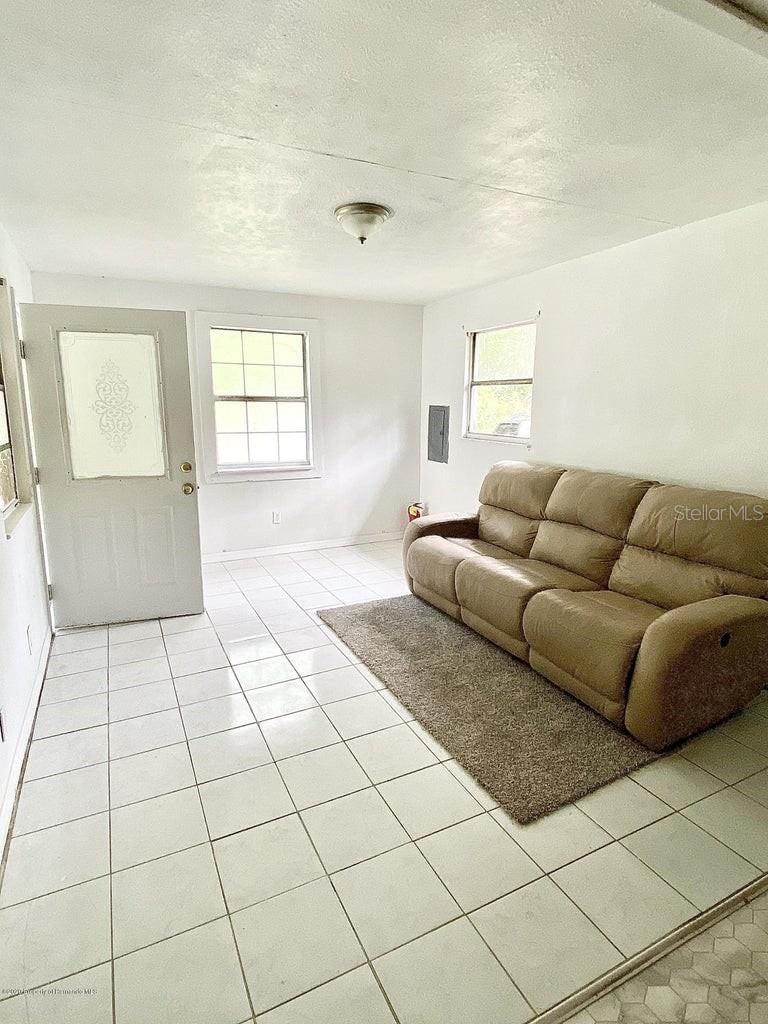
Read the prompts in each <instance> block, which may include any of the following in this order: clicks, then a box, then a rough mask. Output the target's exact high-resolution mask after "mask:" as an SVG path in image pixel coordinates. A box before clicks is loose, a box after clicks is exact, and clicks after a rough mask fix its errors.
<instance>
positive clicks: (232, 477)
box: [193, 310, 322, 484]
mask: <svg viewBox="0 0 768 1024" xmlns="http://www.w3.org/2000/svg"><path fill="white" fill-rule="evenodd" d="M216 327H221V328H225V329H226V328H229V329H231V330H236V331H270V332H271V331H278V332H279V331H284V332H287V333H289V334H303V335H304V339H305V352H306V370H305V373H306V380H307V404H308V407H309V415H308V419H307V429H308V434H309V437H308V439H307V441H308V447H309V455H310V461H309V464H308V465H300V466H289V465H286V466H278V465H271V466H265V467H264V468H263V469H261V468H259V467H258V466H244V467H242V466H236V467H234V468H232V469H227V468H224V467H221V468H220V467H219V465H218V460H217V457H216V421H215V416H214V401H215V397H214V394H213V370H212V360H211V328H216ZM194 337H195V349H196V353H197V364H196V366H194V367H193V371H195V372H194V374H193V375H194V377H195V378H196V382H197V388H196V390H197V441H198V450H199V454H200V460H199V461H201V463H202V468H203V474H204V478H205V481H206V483H209V484H220V483H242V482H247V481H264V480H311V479H315V478H317V477H320V476H322V421H321V393H320V359H321V352H322V324H321V323H320V321H319V320H313V319H309V318H305V317H284V316H262V315H259V314H254V313H215V312H208V311H207V310H198V311H197V312H196V313H195V317H194Z"/></svg>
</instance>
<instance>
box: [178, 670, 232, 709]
mask: <svg viewBox="0 0 768 1024" xmlns="http://www.w3.org/2000/svg"><path fill="white" fill-rule="evenodd" d="M173 683H174V686H175V688H176V696H177V698H178V701H179V704H181V705H182V706H183V705H184V704H196V703H197V702H198V701H203V700H212V699H213V698H214V697H226V695H227V694H229V693H240V683H239V682H238V680H237V676H236V675H235V673H234V672H233V671H232V669H231V668H214V669H211V671H210V672H196V673H195V674H194V675H191V676H179V677H178V679H174V681H173Z"/></svg>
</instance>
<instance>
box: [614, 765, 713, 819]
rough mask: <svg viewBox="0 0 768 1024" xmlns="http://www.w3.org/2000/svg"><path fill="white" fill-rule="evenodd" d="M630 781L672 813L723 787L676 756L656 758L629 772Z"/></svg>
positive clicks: (707, 773) (696, 767)
mask: <svg viewBox="0 0 768 1024" xmlns="http://www.w3.org/2000/svg"><path fill="white" fill-rule="evenodd" d="M632 778H633V779H634V780H635V782H639V783H640V785H641V786H642V787H643V788H644V789H647V790H648V791H649V792H651V793H653V794H654V795H655V796H657V797H659V799H660V800H663V801H664V803H666V804H669V806H670V807H674V808H675V810H680V808H681V807H685V806H686V805H687V804H692V803H695V802H696V801H697V800H701V799H703V798H704V797H705V796H710V795H711V794H712V793H716V792H717V791H718V790H719V789H722V788H723V786H724V785H725V783H724V782H722V781H721V780H720V779H717V778H715V776H714V775H710V774H709V772H705V771H704V769H703V768H699V766H698V765H695V764H694V763H693V762H692V761H688V760H687V759H686V758H684V757H681V756H680V755H679V754H673V755H672V757H662V758H659V760H658V761H654V762H653V763H652V764H649V765H646V766H645V767H644V768H640V769H639V770H638V771H636V772H632Z"/></svg>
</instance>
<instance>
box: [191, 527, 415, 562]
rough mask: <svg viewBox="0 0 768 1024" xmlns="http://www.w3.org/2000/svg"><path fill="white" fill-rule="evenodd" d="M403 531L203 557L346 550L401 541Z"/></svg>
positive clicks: (227, 558) (213, 559) (209, 559)
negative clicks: (334, 549) (361, 545)
mask: <svg viewBox="0 0 768 1024" xmlns="http://www.w3.org/2000/svg"><path fill="white" fill-rule="evenodd" d="M402 536H403V531H402V530H395V531H394V532H393V533H364V534H358V535H357V536H356V537H336V538H335V539H334V540H311V541H306V542H305V543H302V544H276V545H274V546H273V547H266V548H244V549H243V550H242V551H219V552H207V553H205V554H204V555H203V564H205V563H207V562H234V561H237V560H238V559H240V558H259V557H260V556H261V555H290V554H292V553H293V552H294V551H321V550H324V549H325V548H346V547H349V546H350V544H376V543H378V542H380V541H385V540H400V539H401V538H402Z"/></svg>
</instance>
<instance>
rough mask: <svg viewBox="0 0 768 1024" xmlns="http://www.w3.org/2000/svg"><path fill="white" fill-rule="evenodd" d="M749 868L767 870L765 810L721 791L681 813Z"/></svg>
mask: <svg viewBox="0 0 768 1024" xmlns="http://www.w3.org/2000/svg"><path fill="white" fill-rule="evenodd" d="M682 813H683V814H684V815H685V816H686V818H690V819H691V821H693V822H695V823H696V824H697V825H699V826H700V827H701V828H703V829H705V830H706V831H707V832H709V834H710V835H712V836H714V837H715V838H716V839H719V840H720V841H721V842H722V843H725V845H726V846H728V847H730V849H731V850H734V851H735V852H736V853H738V854H740V855H741V856H742V857H746V859H747V860H748V861H750V862H751V863H752V864H756V865H757V866H758V867H759V868H762V869H763V870H764V871H766V870H768V807H763V805H762V804H758V803H755V802H754V800H750V799H749V797H747V796H744V794H743V793H740V792H738V791H737V790H734V789H724V790H722V791H721V792H720V793H715V794H713V795H712V796H708V797H707V798H706V800H701V801H700V802H699V803H697V804H692V805H691V806H690V807H686V808H685V810H684V811H683V812H682Z"/></svg>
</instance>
